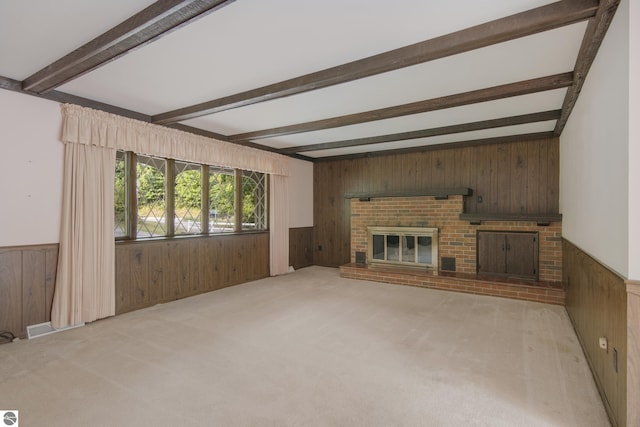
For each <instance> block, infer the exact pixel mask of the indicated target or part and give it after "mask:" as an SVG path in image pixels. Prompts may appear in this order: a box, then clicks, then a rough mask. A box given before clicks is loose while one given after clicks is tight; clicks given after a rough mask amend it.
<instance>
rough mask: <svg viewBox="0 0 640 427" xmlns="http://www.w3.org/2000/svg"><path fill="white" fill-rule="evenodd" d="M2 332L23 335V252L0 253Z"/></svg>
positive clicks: (0, 313) (0, 319)
mask: <svg viewBox="0 0 640 427" xmlns="http://www.w3.org/2000/svg"><path fill="white" fill-rule="evenodd" d="M0 330H8V331H11V332H12V333H13V334H14V335H16V336H17V335H22V251H7V252H0Z"/></svg>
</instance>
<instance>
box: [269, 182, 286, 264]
mask: <svg viewBox="0 0 640 427" xmlns="http://www.w3.org/2000/svg"><path fill="white" fill-rule="evenodd" d="M287 180H288V178H287V177H286V176H282V175H273V176H271V179H270V184H269V217H270V219H271V227H270V228H269V230H270V231H269V233H270V235H271V236H270V239H269V243H270V254H271V256H270V267H271V275H272V276H278V275H280V274H286V273H287V272H288V271H289V182H288V181H287Z"/></svg>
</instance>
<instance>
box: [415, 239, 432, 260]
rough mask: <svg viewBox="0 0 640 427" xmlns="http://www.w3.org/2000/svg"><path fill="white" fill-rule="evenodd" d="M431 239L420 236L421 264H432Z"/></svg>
mask: <svg viewBox="0 0 640 427" xmlns="http://www.w3.org/2000/svg"><path fill="white" fill-rule="evenodd" d="M431 249H432V248H431V237H428V236H418V262H419V263H421V264H432V263H433V261H432V256H431Z"/></svg>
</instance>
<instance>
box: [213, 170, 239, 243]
mask: <svg viewBox="0 0 640 427" xmlns="http://www.w3.org/2000/svg"><path fill="white" fill-rule="evenodd" d="M234 184H235V172H234V170H233V169H223V168H214V167H213V166H210V167H209V233H225V232H230V231H234V223H235V191H234V189H235V185H234Z"/></svg>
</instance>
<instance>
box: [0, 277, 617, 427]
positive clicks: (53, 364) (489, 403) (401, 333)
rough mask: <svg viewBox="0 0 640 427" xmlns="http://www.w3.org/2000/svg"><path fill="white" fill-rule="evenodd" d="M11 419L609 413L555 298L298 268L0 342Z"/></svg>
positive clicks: (143, 421) (261, 421)
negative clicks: (519, 297)
mask: <svg viewBox="0 0 640 427" xmlns="http://www.w3.org/2000/svg"><path fill="white" fill-rule="evenodd" d="M0 409H18V410H19V411H20V412H19V415H20V422H21V425H22V426H31V427H33V426H367V427H370V426H385V427H387V426H509V427H514V426H580V427H585V426H608V425H609V423H608V421H607V417H606V414H605V411H604V407H603V405H602V402H601V400H600V397H599V395H598V392H597V390H596V388H595V385H594V382H593V378H592V376H591V373H590V372H589V369H588V367H587V364H586V362H585V359H584V355H583V353H582V351H581V349H580V346H579V344H578V341H577V338H576V336H575V333H574V331H573V329H572V327H571V325H570V322H569V319H568V317H567V314H566V312H565V310H564V308H562V307H557V306H551V305H545V304H540V303H530V302H524V301H514V300H507V299H501V298H494V297H484V296H477V295H468V294H459V293H453V292H443V291H436V290H430V289H421V288H413V287H405V286H397V285H387V284H381V283H373V282H366V281H356V280H349V279H342V278H340V277H339V275H338V271H337V270H336V269H330V268H322V267H309V268H305V269H302V270H299V271H296V272H295V273H293V274H289V275H286V276H283V277H278V278H270V279H264V280H260V281H256V282H252V283H248V284H244V285H240V286H235V287H232V288H227V289H223V290H220V291H216V292H212V293H209V294H204V295H199V296H196V297H192V298H188V299H184V300H180V301H176V302H172V303H170V304H164V305H159V306H155V307H152V308H149V309H145V310H140V311H136V312H133V313H129V314H125V315H121V316H118V317H115V318H111V319H106V320H101V321H98V322H95V323H93V324H91V325H87V326H85V327H84V328H79V329H73V330H68V331H65V332H60V333H57V334H53V335H49V336H44V337H41V338H37V339H33V340H30V341H20V342H17V343H11V344H5V345H0Z"/></svg>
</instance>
